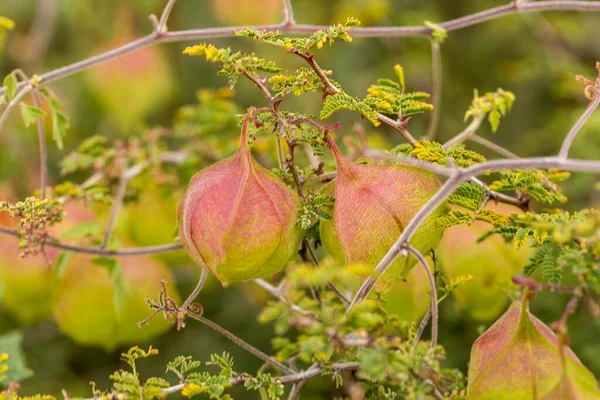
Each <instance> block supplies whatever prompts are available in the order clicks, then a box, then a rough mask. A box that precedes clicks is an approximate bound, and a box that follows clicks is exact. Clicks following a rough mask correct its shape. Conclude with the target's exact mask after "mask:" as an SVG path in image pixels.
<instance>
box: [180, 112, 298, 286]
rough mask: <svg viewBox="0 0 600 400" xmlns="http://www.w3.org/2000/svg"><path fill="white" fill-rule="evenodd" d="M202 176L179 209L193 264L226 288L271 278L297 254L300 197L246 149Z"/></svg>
mask: <svg viewBox="0 0 600 400" xmlns="http://www.w3.org/2000/svg"><path fill="white" fill-rule="evenodd" d="M247 129H248V118H246V120H245V121H244V125H243V127H242V135H241V145H240V148H239V149H238V151H237V152H236V153H235V154H234V155H233V156H231V157H229V158H227V159H225V160H223V161H220V162H218V163H216V164H214V165H212V166H210V167H208V168H206V169H204V170H202V171H200V172H198V173H197V174H196V175H195V176H194V177H193V178H192V180H191V181H190V184H189V186H188V189H187V192H186V194H185V196H184V197H183V199H182V200H181V202H180V203H179V211H178V214H179V227H180V235H181V240H182V242H183V244H184V246H185V248H186V249H187V251H188V253H189V254H190V255H191V256H192V258H193V259H194V260H195V261H196V262H197V263H198V264H200V265H201V266H203V267H205V268H208V269H209V270H210V271H212V272H213V273H214V274H215V275H216V276H217V278H219V280H220V281H221V282H222V283H223V285H227V284H229V283H231V282H238V281H245V280H248V279H255V278H260V277H264V276H268V275H271V274H273V273H275V272H277V271H279V270H281V269H282V268H284V267H285V266H286V264H287V263H288V262H289V260H290V259H291V258H292V257H293V256H294V255H295V254H296V252H297V251H298V248H299V245H300V240H301V239H302V231H301V230H300V229H299V228H298V227H297V226H296V216H297V214H298V210H299V207H300V200H299V198H298V196H297V195H296V194H295V193H294V192H292V191H291V190H290V189H289V188H288V187H287V186H285V184H284V183H283V182H281V181H280V180H278V179H277V178H276V177H275V176H274V175H272V174H271V173H269V172H268V171H267V170H265V169H264V168H263V167H261V166H260V165H259V164H258V163H257V162H256V161H255V160H254V158H253V157H252V155H251V154H250V150H249V149H248V145H247V144H246V140H247V138H246V135H247Z"/></svg>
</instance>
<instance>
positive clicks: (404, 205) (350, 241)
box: [320, 137, 448, 292]
mask: <svg viewBox="0 0 600 400" xmlns="http://www.w3.org/2000/svg"><path fill="white" fill-rule="evenodd" d="M327 141H328V144H329V147H330V148H331V151H332V152H333V155H334V157H335V161H336V164H337V176H336V179H335V180H334V181H333V182H331V183H330V184H329V185H327V186H326V187H325V188H324V189H323V190H324V191H325V193H328V194H330V195H332V196H333V197H335V206H334V209H333V213H332V218H331V220H330V221H323V222H321V227H320V229H321V241H322V242H323V246H324V247H325V249H326V250H327V252H328V253H329V254H330V255H331V256H332V257H333V258H334V259H336V260H337V261H338V262H340V263H345V264H347V265H350V264H367V265H369V266H372V267H373V268H375V266H376V265H377V264H378V263H379V261H380V260H381V259H382V258H383V256H384V255H385V254H386V253H387V251H388V250H389V249H390V247H391V246H392V245H393V244H394V243H395V242H396V240H397V239H398V238H399V237H400V234H401V233H402V232H403V231H404V227H405V226H406V225H407V224H408V223H409V222H410V220H411V219H412V218H413V217H414V216H415V214H416V213H417V212H418V211H419V210H420V209H421V207H423V205H424V204H425V203H426V202H427V201H428V200H429V199H430V198H431V196H433V194H434V193H435V192H436V191H437V190H438V189H439V188H440V181H439V180H438V178H437V177H435V176H434V175H433V174H431V173H429V172H427V171H424V170H422V169H419V168H415V167H412V166H408V165H401V164H385V165H373V164H368V165H361V164H353V163H351V162H350V161H348V160H346V159H345V158H344V157H343V156H342V154H341V153H340V151H339V149H338V148H337V146H336V145H335V143H334V141H333V139H331V138H330V137H327ZM447 209H448V207H447V206H446V205H443V206H440V207H439V208H438V209H437V210H435V211H434V212H433V214H432V215H430V216H429V217H427V218H426V219H425V221H424V222H423V224H422V225H421V227H420V228H419V229H418V230H417V232H416V233H415V235H414V236H413V238H412V239H411V241H410V242H411V244H412V245H413V246H414V247H416V248H417V249H419V250H420V251H421V252H422V253H426V252H428V251H429V250H430V249H435V248H436V247H437V245H438V244H439V242H440V240H441V238H442V233H441V231H439V230H438V229H437V226H436V222H435V220H436V218H437V217H438V216H440V215H441V214H443V213H445V212H447ZM415 264H416V259H415V258H414V257H398V258H397V259H396V261H394V263H393V264H392V265H391V266H390V268H388V270H387V271H386V273H385V274H384V275H383V276H382V277H381V278H380V279H379V280H378V282H377V285H376V287H375V290H377V291H378V292H385V291H387V290H389V289H390V287H391V286H392V284H393V283H394V281H395V280H396V279H397V278H404V277H406V275H407V274H408V272H409V271H410V270H411V268H412V267H413V266H414V265H415Z"/></svg>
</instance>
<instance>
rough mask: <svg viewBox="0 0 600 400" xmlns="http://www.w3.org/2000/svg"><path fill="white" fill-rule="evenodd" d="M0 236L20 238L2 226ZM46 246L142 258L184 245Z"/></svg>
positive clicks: (55, 243) (50, 242) (57, 243)
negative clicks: (121, 247)
mask: <svg viewBox="0 0 600 400" xmlns="http://www.w3.org/2000/svg"><path fill="white" fill-rule="evenodd" d="M0 234H5V235H9V236H14V237H16V238H18V237H19V235H20V234H19V231H18V230H16V229H11V228H7V227H5V226H2V225H0ZM44 246H46V247H53V248H55V249H61V250H67V251H72V252H74V253H82V254H91V255H95V256H107V257H123V256H141V255H147V254H158V253H166V252H169V251H175V250H181V249H183V245H182V244H180V243H173V244H161V245H158V246H148V247H130V248H125V249H119V250H111V249H103V248H102V247H84V246H77V245H72V244H66V243H61V242H59V241H54V240H47V241H46V242H44Z"/></svg>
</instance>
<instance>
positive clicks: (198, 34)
mask: <svg viewBox="0 0 600 400" xmlns="http://www.w3.org/2000/svg"><path fill="white" fill-rule="evenodd" d="M542 11H580V12H599V11H600V1H562V0H557V1H537V2H528V3H524V4H519V5H516V4H515V3H514V2H511V3H510V4H507V5H504V6H500V7H495V8H492V9H489V10H486V11H482V12H478V13H474V14H471V15H467V16H464V17H461V18H457V19H453V20H450V21H446V22H443V23H441V24H439V25H440V26H441V27H442V28H443V29H445V30H446V31H449V32H450V31H454V30H458V29H462V28H466V27H469V26H473V25H477V24H480V23H483V22H486V21H489V20H491V19H496V18H500V17H503V16H507V15H510V14H515V13H523V12H542ZM245 28H249V27H248V26H230V27H219V28H203V29H190V30H180V31H173V32H160V31H155V32H153V33H151V34H149V35H147V36H144V37H142V38H140V39H137V40H135V41H133V42H130V43H128V44H126V45H123V46H121V47H118V48H116V49H113V50H110V51H108V52H106V53H102V54H99V55H97V56H94V57H90V58H87V59H85V60H82V61H79V62H76V63H73V64H70V65H66V66H64V67H62V68H59V69H56V70H54V71H50V72H47V73H45V74H41V75H39V79H40V85H41V86H45V85H47V84H49V83H51V82H54V81H56V80H59V79H62V78H64V77H67V76H70V75H72V74H74V73H77V72H80V71H83V70H85V69H88V68H90V67H93V66H96V65H98V64H101V63H103V62H106V61H109V60H112V59H115V58H117V57H120V56H123V55H125V54H128V53H131V52H133V51H136V50H139V49H141V48H144V47H147V46H150V45H154V44H158V43H166V42H182V41H186V40H195V39H204V38H218V37H231V36H233V31H234V30H238V29H245ZM256 28H258V29H266V30H273V31H276V30H279V31H280V32H284V33H300V34H305V33H314V32H315V31H317V30H320V29H327V27H326V26H323V25H303V24H295V23H288V22H283V23H280V24H274V25H262V26H257V27H256ZM431 32H432V31H431V29H430V28H428V27H426V26H404V27H392V26H390V27H366V28H360V27H358V28H353V30H352V35H353V36H355V37H409V36H429V35H430V34H431ZM28 83H29V82H27V83H20V84H19V87H22V86H24V85H26V84H28ZM5 92H6V88H5V87H0V95H2V94H4V93H5Z"/></svg>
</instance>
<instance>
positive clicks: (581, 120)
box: [558, 94, 600, 159]
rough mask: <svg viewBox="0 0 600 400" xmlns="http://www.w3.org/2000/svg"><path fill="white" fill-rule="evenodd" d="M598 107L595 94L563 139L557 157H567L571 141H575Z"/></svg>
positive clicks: (599, 97)
mask: <svg viewBox="0 0 600 400" xmlns="http://www.w3.org/2000/svg"><path fill="white" fill-rule="evenodd" d="M599 105H600V95H598V94H597V95H596V96H595V97H594V100H593V101H592V102H591V103H590V105H589V106H588V108H587V110H585V113H583V115H582V116H581V117H579V119H578V120H577V122H576V123H575V125H573V127H572V128H571V130H570V131H569V133H568V134H567V136H566V137H565V140H564V141H563V143H562V146H561V147H560V152H559V153H558V156H559V157H561V158H565V159H566V158H567V156H568V155H569V150H570V149H571V145H572V144H573V141H574V140H575V137H576V136H577V134H578V133H579V131H580V130H581V128H582V127H583V125H584V124H585V122H586V121H587V120H588V118H590V116H591V115H592V114H593V113H594V111H596V108H598V106H599Z"/></svg>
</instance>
